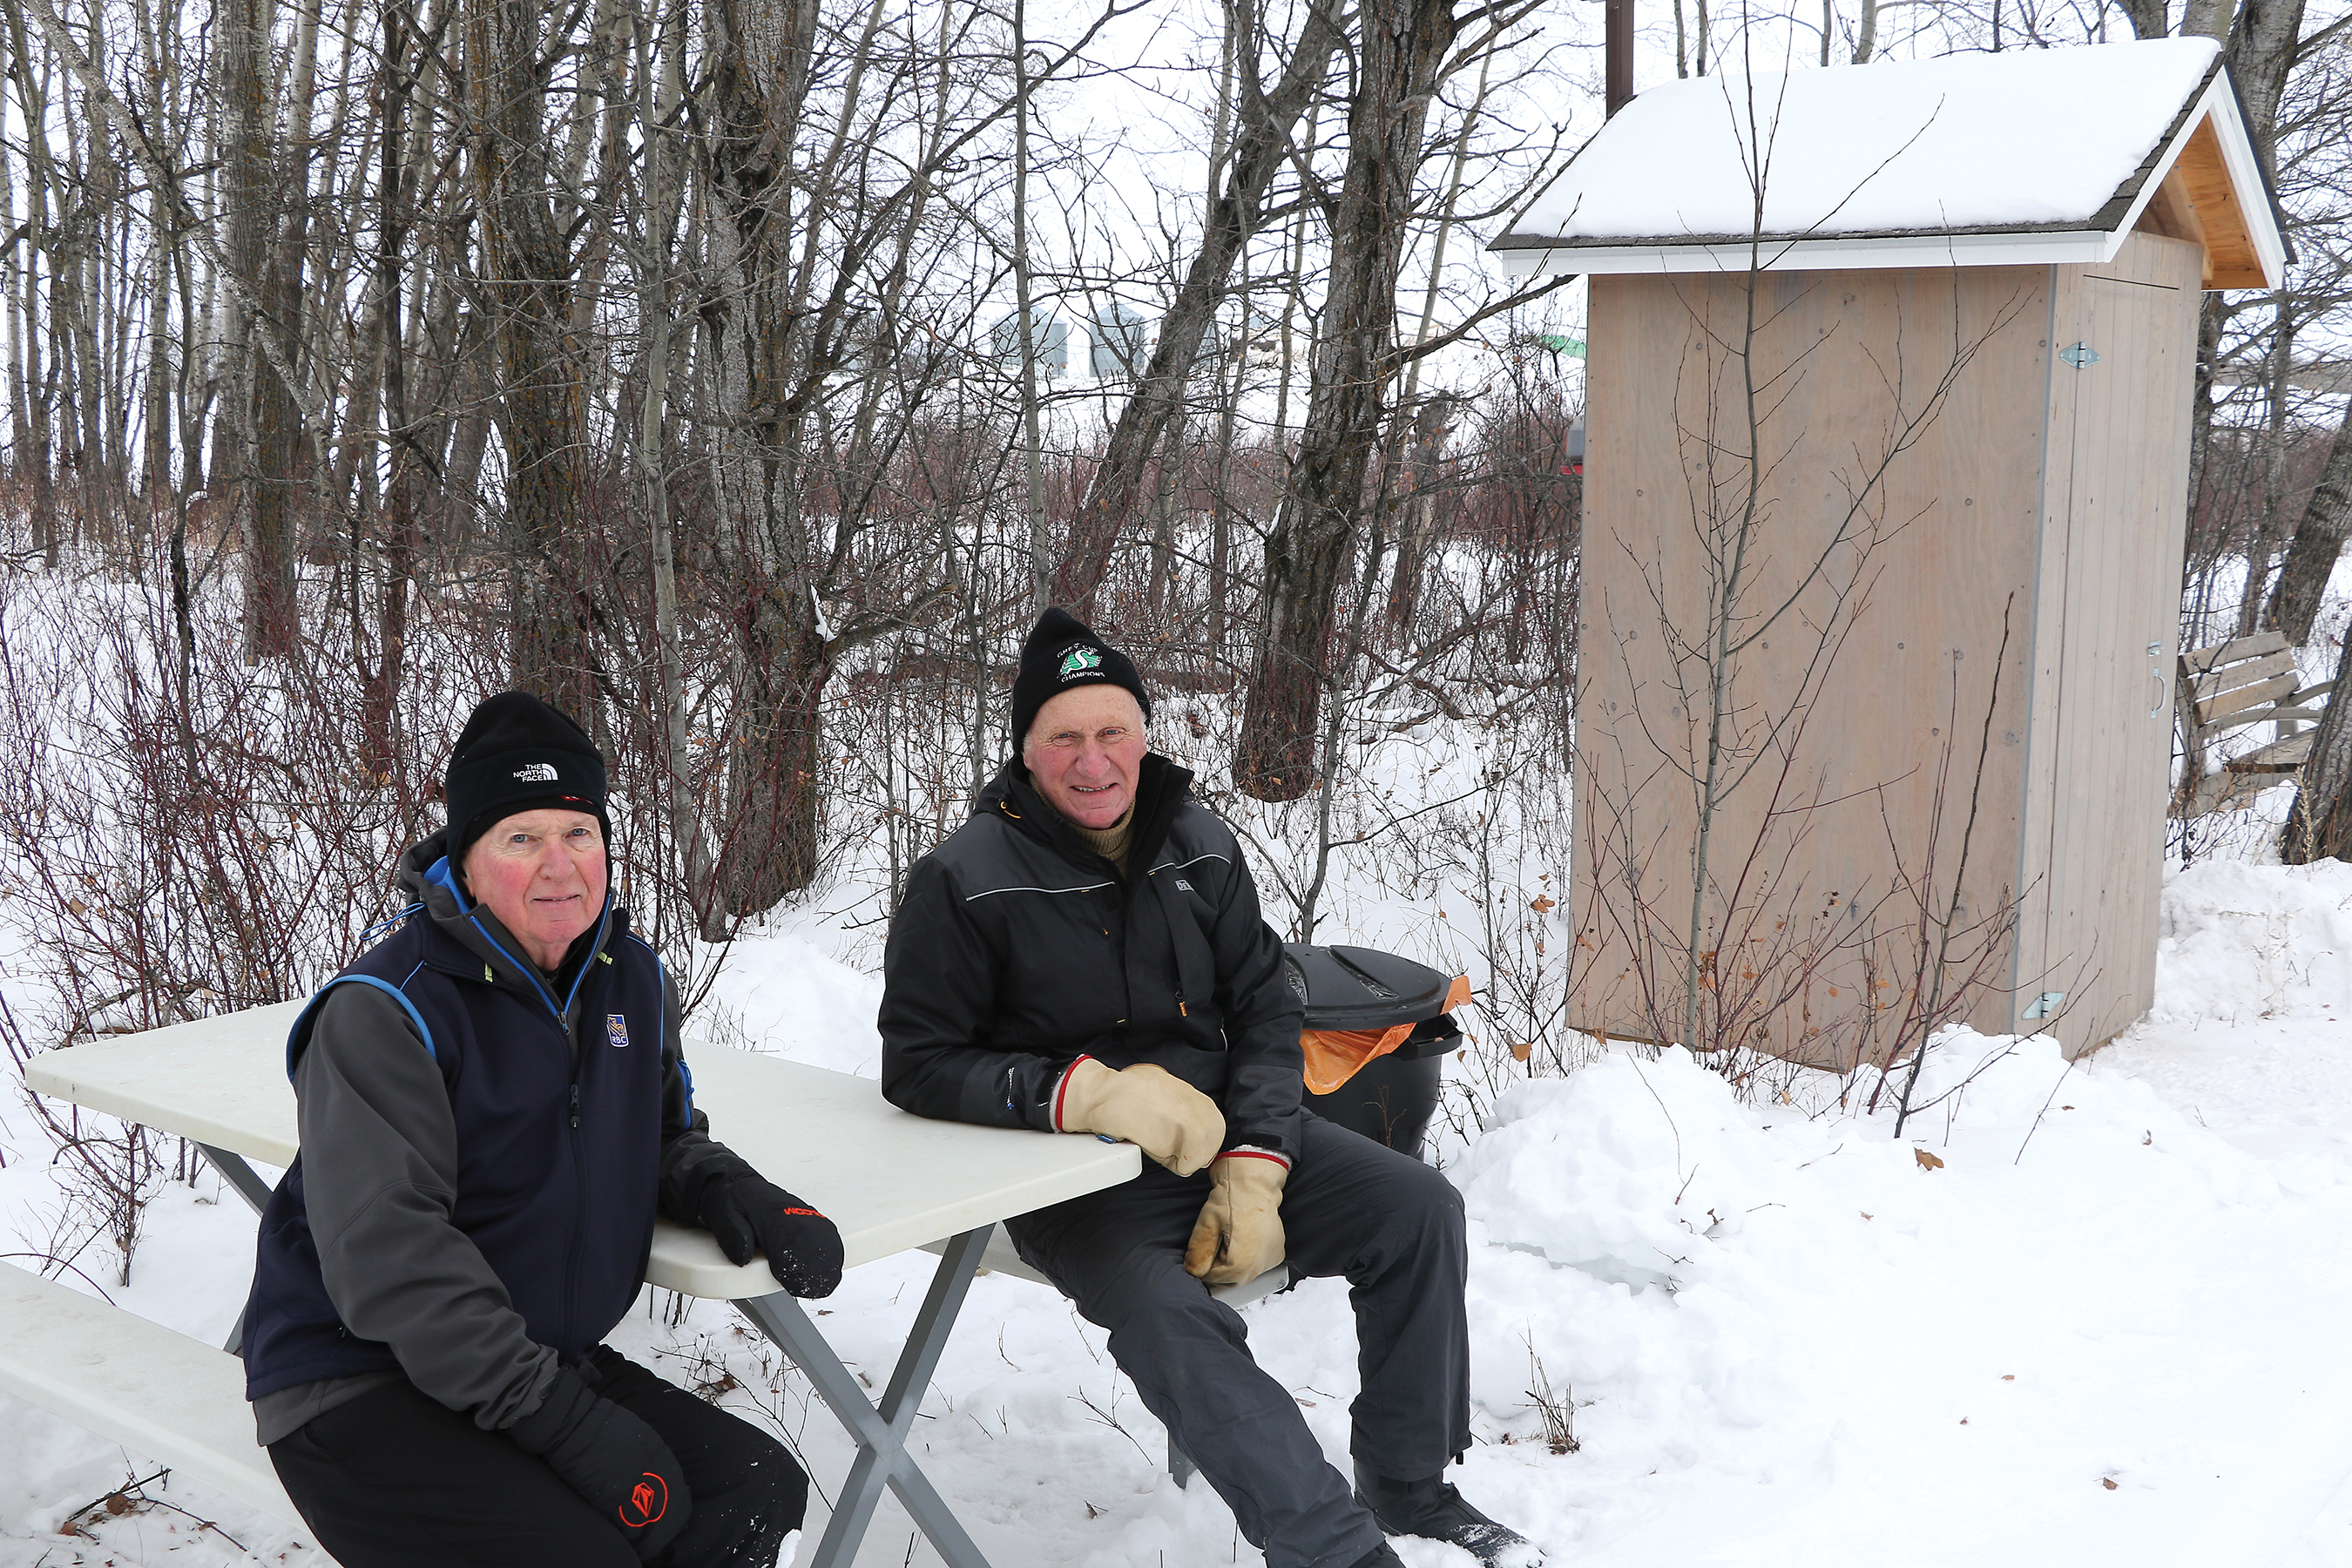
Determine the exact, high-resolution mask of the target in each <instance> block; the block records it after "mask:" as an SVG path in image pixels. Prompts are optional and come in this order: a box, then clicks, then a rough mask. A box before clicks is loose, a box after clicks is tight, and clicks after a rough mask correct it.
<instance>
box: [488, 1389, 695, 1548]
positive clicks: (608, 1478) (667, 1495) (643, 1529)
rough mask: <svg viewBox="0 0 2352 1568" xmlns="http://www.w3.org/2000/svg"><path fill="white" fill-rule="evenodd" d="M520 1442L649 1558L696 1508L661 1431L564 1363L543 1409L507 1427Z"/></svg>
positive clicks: (517, 1441) (670, 1540)
mask: <svg viewBox="0 0 2352 1568" xmlns="http://www.w3.org/2000/svg"><path fill="white" fill-rule="evenodd" d="M507 1436H509V1437H511V1438H513V1439H514V1443H515V1447H518V1448H520V1449H521V1450H522V1451H523V1452H524V1453H526V1454H535V1455H537V1456H538V1457H539V1458H541V1459H544V1460H545V1461H546V1462H547V1468H549V1469H551V1470H553V1471H554V1472H555V1473H556V1474H557V1475H558V1476H560V1477H562V1479H563V1484H564V1485H566V1486H568V1487H570V1488H571V1489H572V1490H573V1491H575V1492H578V1493H579V1494H580V1495H581V1497H583V1499H585V1500H587V1503H588V1506H589V1507H591V1508H593V1509H594V1510H596V1512H597V1514H598V1515H599V1517H601V1518H603V1519H604V1521H606V1522H607V1523H609V1524H611V1525H612V1526H613V1527H614V1529H616V1530H618V1531H620V1532H621V1534H622V1535H623V1536H624V1537H625V1538H626V1539H627V1541H628V1542H629V1546H630V1548H631V1549H632V1550H633V1551H635V1552H636V1554H637V1561H638V1562H640V1563H650V1562H652V1561H653V1560H654V1558H655V1557H656V1556H658V1555H659V1554H660V1553H661V1552H662V1551H663V1549H664V1548H666V1547H667V1546H668V1545H669V1543H670V1542H672V1541H674V1540H676V1539H677V1534H678V1532H679V1531H682V1530H684V1529H685V1528H686V1521H687V1520H688V1517H689V1516H690V1515H691V1514H692V1513H693V1512H694V1499H693V1498H692V1497H690V1496H689V1495H688V1492H687V1489H686V1472H685V1471H684V1470H682V1469H680V1468H678V1463H677V1455H676V1454H673V1453H671V1452H670V1448H669V1445H668V1444H667V1443H665V1442H663V1441H662V1440H661V1435H660V1434H659V1433H657V1432H656V1431H655V1430H654V1429H653V1428H652V1427H651V1426H646V1423H645V1421H644V1420H643V1419H642V1418H641V1417H639V1416H635V1415H631V1414H629V1412H627V1411H625V1410H624V1409H622V1408H621V1407H620V1406H619V1405H615V1404H614V1403H613V1402H612V1401H611V1400H609V1399H604V1398H600V1397H598V1396H597V1394H596V1393H595V1392H594V1391H593V1389H591V1388H590V1387H589V1386H588V1384H587V1380H586V1379H584V1378H583V1377H582V1376H581V1375H580V1374H579V1373H576V1372H574V1371H572V1369H571V1368H570V1367H566V1368H564V1369H563V1371H562V1372H561V1373H558V1374H557V1375H556V1380H555V1386H554V1387H552V1388H551V1389H549V1390H548V1391H547V1399H546V1401H545V1402H544V1403H543V1404H541V1405H540V1407H539V1408H538V1409H536V1410H534V1411H532V1412H531V1413H530V1415H526V1416H524V1417H523V1418H522V1419H521V1420H520V1421H518V1422H516V1423H515V1424H514V1425H513V1426H509V1427H508V1428H507Z"/></svg>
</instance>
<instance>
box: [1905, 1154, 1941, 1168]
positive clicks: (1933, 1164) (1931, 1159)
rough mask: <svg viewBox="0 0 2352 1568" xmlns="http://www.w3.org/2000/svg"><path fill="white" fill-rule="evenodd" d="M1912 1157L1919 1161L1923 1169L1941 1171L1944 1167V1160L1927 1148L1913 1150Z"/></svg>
mask: <svg viewBox="0 0 2352 1568" xmlns="http://www.w3.org/2000/svg"><path fill="white" fill-rule="evenodd" d="M1911 1157H1912V1158H1913V1159H1915V1160H1916V1161H1918V1162H1919V1168H1920V1169H1921V1170H1923V1171H1940V1170H1942V1169H1943V1168H1944V1162H1943V1161H1941V1160H1939V1159H1937V1157H1936V1156H1935V1155H1933V1154H1930V1153H1929V1152H1927V1151H1926V1150H1925V1149H1914V1150H1912V1151H1911Z"/></svg>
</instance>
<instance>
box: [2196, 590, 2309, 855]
mask: <svg viewBox="0 0 2352 1568" xmlns="http://www.w3.org/2000/svg"><path fill="white" fill-rule="evenodd" d="M2294 653H2295V650H2294V648H2293V647H2291V646H2289V644H2288V642H2287V640H2286V637H2285V635H2284V633H2281V632H2258V633H2256V634H2255V635H2254V636H2252V637H2239V638H2237V639H2236V640H2235V641H2232V642H2226V643H2219V644H2216V645H2215V646H2213V647H2200V648H2194V649H2191V650H2190V651H2189V652H2188V653H2184V654H2182V655H2181V656H2180V686H2179V690H2180V692H2181V694H2182V702H2183V704H2184V706H2185V707H2186V709H2187V711H2186V712H2185V713H2184V714H2183V715H2182V723H2183V728H2184V729H2185V731H2187V733H2188V736H2189V768H2190V770H2191V773H2192V776H2194V777H2196V779H2197V787H2196V789H2195V790H2194V792H2193V793H2192V795H2191V796H2190V798H2189V800H2187V801H2186V802H2185V803H2184V804H2183V807H2182V809H2181V811H2180V815H2182V816H2203V815H2204V814H2205V813H2207V812H2209V811H2219V810H2221V809H2222V808H2223V807H2225V806H2231V805H2244V804H2245V803H2246V801H2247V800H2248V799H2250V798H2251V797H2252V795H2253V794H2254V792H2255V791H2257V790H2263V789H2268V788H2270V787H2271V786H2272V785H2273V784H2285V783H2287V782H2289V781H2290V780H2291V779H2293V778H2294V775H2295V774H2296V773H2299V772H2301V771H2302V768H2303V764H2304V763H2305V760H2306V759H2307V758H2309V756H2310V755H2311V741H2312V736H2313V735H2314V734H2315V730H2311V729H2305V725H2306V724H2309V725H2316V724H2317V722H2318V721H2319V716H2320V714H2321V712H2322V711H2324V709H2325V700H2326V697H2327V695H2328V694H2329V693H2330V692H2332V691H2334V690H2335V689H2336V683H2335V682H2334V681H2332V680H2325V681H2321V682H2320V683H2319V684H2317V685H2315V686H2305V685H2304V684H2303V672H2302V669H2301V668H2300V667H2299V666H2298V665H2297V664H2296V662H2295V657H2294ZM2249 724H2275V725H2277V726H2278V729H2277V733H2276V738H2275V739H2273V741H2272V742H2271V743H2270V744H2269V745H2267V746H2264V747H2263V748H2261V749H2260V750H2259V751H2253V752H2246V753H2245V754H2244V755H2242V756H2236V757H2231V759H2229V760H2228V761H2227V762H2225V763H2222V764H2221V772H2220V773H2213V774H2210V775H2204V774H2203V773H2202V770H2203V767H2204V760H2205V755H2206V752H2207V751H2208V750H2209V748H2210V747H2211V746H2212V745H2213V744H2214V743H2215V742H2218V741H2219V740H2220V739H2221V737H2222V736H2224V735H2226V734H2228V733H2229V732H2230V731H2233V730H2242V729H2244V728H2245V727H2246V726H2247V725H2249Z"/></svg>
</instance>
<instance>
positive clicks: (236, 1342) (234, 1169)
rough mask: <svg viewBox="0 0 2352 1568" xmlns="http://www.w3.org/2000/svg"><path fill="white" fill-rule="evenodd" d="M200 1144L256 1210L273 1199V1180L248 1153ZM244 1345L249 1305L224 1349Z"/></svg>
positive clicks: (236, 1350)
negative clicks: (252, 1162)
mask: <svg viewBox="0 0 2352 1568" xmlns="http://www.w3.org/2000/svg"><path fill="white" fill-rule="evenodd" d="M196 1147H197V1148H199V1149H202V1150H203V1151H204V1152H205V1159H207V1160H210V1161H211V1162H212V1163H213V1169H214V1170H215V1171H218V1172H219V1173H221V1180H222V1181H224V1182H226V1183H227V1184H229V1185H230V1186H232V1187H235V1188H236V1195H237V1196H238V1197H241V1198H243V1199H244V1200H245V1201H246V1202H247V1204H249V1205H252V1208H253V1212H254V1213H256V1214H259V1213H260V1212H261V1211H262V1208H263V1207H264V1206H265V1205H268V1202H269V1192H270V1187H269V1184H268V1182H265V1181H263V1180H262V1179H261V1177H260V1175H259V1174H258V1173H256V1172H255V1170H254V1168H253V1167H252V1166H250V1165H248V1164H247V1163H245V1156H244V1155H242V1154H232V1153H230V1152H228V1151H227V1150H226V1149H215V1148H214V1147H213V1146H212V1145H211V1144H209V1143H199V1144H197V1145H196ZM244 1348H245V1309H244V1308H242V1307H239V1308H238V1309H237V1310H236V1322H234V1323H231V1324H230V1325H229V1326H228V1342H227V1343H226V1344H225V1345H223V1346H221V1349H223V1350H225V1351H226V1352H228V1353H229V1354H231V1355H239V1354H242V1353H243V1352H244Z"/></svg>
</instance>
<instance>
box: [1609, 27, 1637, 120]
mask: <svg viewBox="0 0 2352 1568" xmlns="http://www.w3.org/2000/svg"><path fill="white" fill-rule="evenodd" d="M1601 81H1602V86H1601V101H1602V103H1603V105H1604V106H1605V107H1606V109H1607V110H1608V113H1609V117H1610V118H1611V119H1614V118H1616V114H1617V111H1618V110H1621V109H1622V108H1624V107H1625V106H1626V105H1627V104H1629V103H1631V102H1633V0H1601Z"/></svg>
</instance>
